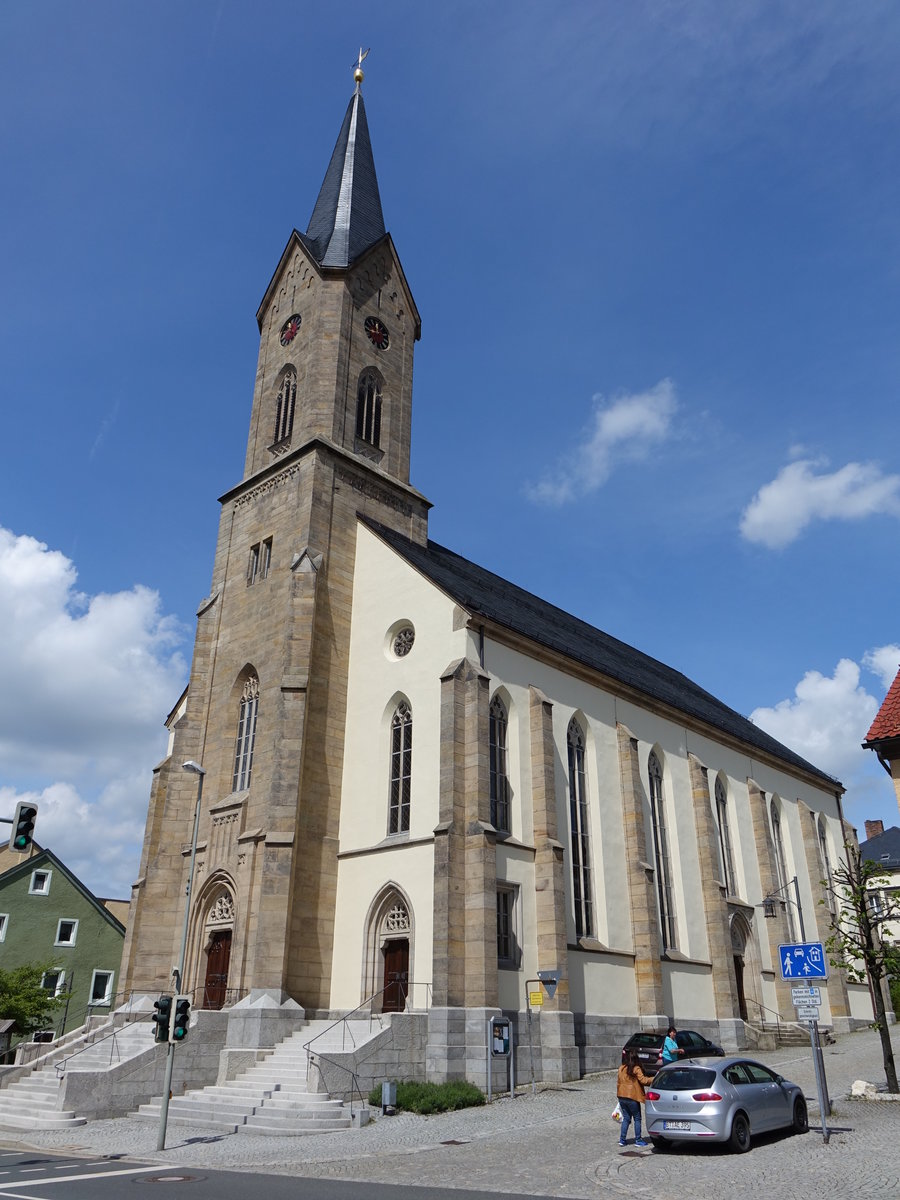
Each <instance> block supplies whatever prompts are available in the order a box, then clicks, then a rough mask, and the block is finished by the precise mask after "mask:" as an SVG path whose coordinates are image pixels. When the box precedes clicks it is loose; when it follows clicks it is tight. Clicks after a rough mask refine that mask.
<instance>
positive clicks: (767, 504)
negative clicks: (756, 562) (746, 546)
mask: <svg viewBox="0 0 900 1200" xmlns="http://www.w3.org/2000/svg"><path fill="white" fill-rule="evenodd" d="M822 465H824V464H821V463H818V462H816V461H814V460H812V459H808V458H806V459H801V460H799V461H798V462H792V463H789V464H788V466H786V467H784V468H783V469H782V470H781V471H780V472H779V473H778V475H776V477H775V478H774V479H773V480H772V482H771V483H767V484H765V485H764V486H763V487H761V488H760V489H759V491H758V492H757V493H756V495H755V496H754V497H753V499H752V500H751V501H750V504H749V505H748V506H747V508H746V509H745V510H744V513H743V515H742V517H741V525H740V528H741V533H742V535H743V536H744V537H745V538H746V539H747V541H749V542H758V543H760V544H761V545H763V546H768V547H769V548H770V549H772V550H781V549H783V548H784V547H785V546H789V545H790V544H791V542H793V541H796V539H797V538H798V537H799V536H800V534H801V533H803V531H804V530H805V529H806V527H807V526H808V525H810V524H811V523H812V522H813V521H816V520H819V521H829V520H831V521H858V520H862V518H864V517H870V516H874V515H876V514H886V515H888V516H893V517H900V475H885V474H883V473H882V471H881V468H880V467H879V466H877V465H876V464H875V463H855V462H851V463H847V465H846V466H844V467H841V468H840V469H839V470H837V471H832V472H830V473H828V472H823V473H822V474H818V475H817V474H815V468H816V467H818V466H822Z"/></svg>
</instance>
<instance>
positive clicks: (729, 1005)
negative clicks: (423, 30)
mask: <svg viewBox="0 0 900 1200" xmlns="http://www.w3.org/2000/svg"><path fill="white" fill-rule="evenodd" d="M355 80H356V88H355V91H354V93H353V95H352V98H351V100H350V104H349V107H348V109H347V112H346V115H345V117H344V121H343V124H342V126H341V129H340V133H339V135H338V139H337V143H336V145H335V149H334V153H333V155H332V158H331V161H330V163H329V165H328V169H327V171H326V173H325V178H324V182H323V183H322V186H321V190H320V191H319V194H318V199H317V200H316V202H315V207H314V209H313V213H312V217H311V219H310V221H309V225H308V227H307V229H306V232H305V233H300V232H298V231H296V230H294V231H293V232H292V233H291V236H290V238H289V239H288V242H287V245H286V247H285V249H284V252H283V253H282V255H281V258H280V260H279V262H278V264H277V266H276V268H275V272H274V275H273V276H272V279H271V282H270V283H269V286H268V288H267V289H266V292H265V294H264V296H263V298H262V303H261V304H260V306H259V310H258V313H257V321H258V324H259V331H260V346H259V362H258V367H257V372H256V383H255V388H254V393H253V402H252V408H251V411H250V423H249V433H248V439H247V453H246V462H245V467H244V474H243V478H242V479H241V480H240V481H239V482H238V483H236V484H234V485H233V486H231V487H230V488H229V490H228V491H226V492H225V494H224V495H223V496H222V497H221V499H220V503H221V521H220V525H219V534H218V543H217V546H216V551H215V563H214V567H213V574H212V586H211V589H210V593H209V595H208V596H207V597H206V598H205V599H204V600H203V601H202V603H201V604H200V607H199V609H198V613H197V632H196V641H195V645H194V652H193V661H192V665H191V673H190V680H189V684H188V687H187V690H186V693H185V695H184V697H183V698H182V700H181V702H180V703H179V704H178V705H177V706H176V708H175V709H174V710H173V712H172V714H170V718H169V721H168V724H169V727H170V731H171V738H170V747H169V753H168V755H167V757H166V758H165V760H164V761H163V762H162V763H161V764H159V765H158V766H157V768H156V769H155V772H154V778H153V786H152V792H151V796H150V805H149V812H148V816H147V826H146V834H145V840H144V846H143V852H142V859H141V866H140V876H139V878H138V880H137V881H136V883H135V884H134V888H133V895H132V901H131V910H130V914H129V920H128V926H127V938H126V946H125V954H124V959H123V984H122V985H123V986H124V987H125V988H126V989H128V990H132V991H135V992H139V993H140V992H145V993H147V994H148V995H154V994H156V993H158V992H160V991H166V990H169V991H171V990H172V982H171V972H172V965H173V963H176V962H177V961H178V958H179V946H180V942H181V938H182V926H183V922H184V914H185V910H184V905H185V893H186V887H187V883H188V878H189V870H190V863H191V844H192V837H193V836H194V818H195V808H196V807H197V802H198V782H199V780H198V775H197V773H196V772H195V771H191V770H185V769H183V764H184V763H185V762H188V761H192V762H193V763H195V764H200V765H201V766H202V770H203V771H204V772H205V773H204V775H203V776H202V777H201V778H202V791H201V793H200V794H201V796H202V800H201V802H200V806H199V824H198V826H197V835H196V836H197V842H196V859H195V862H196V867H195V872H194V877H193V885H192V887H191V894H190V897H189V905H190V910H189V918H188V926H187V928H188V936H187V943H186V945H187V951H186V969H185V976H184V980H183V984H182V988H183V990H184V991H188V992H190V993H191V994H192V995H193V997H194V1004H195V1008H198V1009H199V1008H204V1007H206V1008H214V1009H219V1010H221V1009H226V1010H230V1011H231V1012H233V1013H240V1012H242V1011H245V1010H246V1008H247V1006H252V1005H254V1004H262V1005H264V1006H265V1005H268V1006H269V1007H270V1008H281V1009H283V1010H284V1011H285V1012H286V1013H288V1014H292V1015H291V1017H290V1019H291V1020H294V1021H296V1023H297V1025H298V1026H299V1025H300V1024H301V1023H302V1020H303V1019H304V1018H306V1019H311V1018H312V1017H314V1016H315V1017H320V1018H321V1017H325V1016H335V1017H338V1016H341V1015H342V1014H346V1013H349V1012H351V1011H353V1010H356V1009H358V1008H359V1007H360V1006H364V1008H365V1009H367V1010H372V1011H375V1012H377V1013H379V1014H382V1018H381V1019H382V1020H383V1021H385V1020H386V1021H390V1022H397V1023H398V1024H397V1028H400V1027H401V1025H402V1022H403V1020H404V1018H406V1017H408V1016H410V1015H413V1016H415V1017H416V1018H417V1019H418V1021H419V1026H418V1027H419V1028H423V1029H424V1030H425V1034H424V1040H422V1041H421V1042H419V1043H415V1047H413V1042H412V1041H411V1042H410V1046H411V1049H410V1052H409V1063H408V1070H407V1074H406V1077H408V1078H413V1077H418V1078H429V1079H433V1080H442V1079H452V1078H463V1077H467V1078H470V1079H473V1080H474V1081H476V1082H479V1081H482V1080H483V1078H484V1071H485V1027H486V1023H487V1021H488V1020H489V1019H491V1018H492V1017H495V1016H498V1015H500V1014H501V1013H502V1014H504V1015H505V1016H508V1017H509V1018H510V1019H511V1021H512V1023H513V1027H514V1030H515V1031H516V1032H517V1034H518V1038H517V1041H518V1043H519V1044H520V1046H521V1044H522V1043H524V1041H525V1030H526V1024H527V1025H530V1026H531V1028H532V1040H533V1042H534V1046H535V1051H534V1052H535V1055H536V1056H537V1061H538V1063H539V1068H538V1069H539V1072H540V1076H542V1077H543V1078H544V1079H545V1080H548V1081H549V1080H556V1081H562V1080H565V1079H572V1078H576V1077H578V1076H579V1075H580V1074H583V1073H585V1072H588V1071H592V1070H598V1069H601V1068H605V1067H609V1066H612V1065H615V1064H616V1063H617V1062H618V1061H619V1057H620V1052H621V1047H622V1045H623V1043H624V1041H625V1040H626V1039H627V1037H628V1036H629V1035H630V1034H631V1033H633V1032H635V1030H637V1029H640V1028H658V1027H660V1026H663V1027H664V1026H665V1025H666V1023H667V1022H668V1021H669V1020H674V1021H675V1022H676V1024H678V1025H679V1026H684V1027H689V1028H691V1029H694V1030H699V1031H700V1032H702V1033H704V1034H706V1035H707V1036H710V1037H712V1038H713V1039H714V1040H716V1041H718V1042H720V1043H721V1044H723V1045H724V1046H725V1047H726V1048H735V1047H737V1046H747V1045H755V1044H758V1042H757V1041H756V1040H755V1039H757V1038H758V1037H759V1033H760V1031H761V1030H763V1029H765V1028H766V1027H768V1026H770V1025H772V1024H773V1023H774V1022H776V1021H778V1020H782V1021H783V1020H785V1019H788V1020H792V1019H793V1016H794V1013H793V1008H792V1004H791V995H790V986H789V984H788V983H786V982H784V981H782V979H781V972H780V962H779V956H778V946H779V944H781V943H786V942H791V941H799V940H805V941H814V940H823V939H824V938H825V936H827V903H826V905H822V904H821V903H820V901H823V900H825V901H827V892H826V890H825V888H824V886H823V880H825V879H827V878H828V875H829V871H830V869H831V864H833V863H835V862H836V861H837V859H838V858H839V856H840V855H841V853H842V846H843V841H844V832H843V819H842V813H841V795H842V791H843V789H842V787H841V785H840V784H839V783H838V782H837V781H836V780H834V779H832V778H830V777H829V776H828V775H827V774H825V773H824V772H823V771H821V770H819V769H818V768H816V767H815V766H813V765H812V764H810V763H808V762H806V761H805V760H804V759H802V758H801V757H800V756H798V755H797V754H795V753H793V752H792V751H791V750H789V749H788V748H786V747H785V746H783V745H781V744H780V743H779V742H777V741H776V740H775V739H774V738H772V737H770V736H768V735H767V734H766V733H764V732H763V731H762V730H761V729H759V728H757V727H756V726H755V725H753V724H752V723H751V722H750V721H748V720H746V719H745V718H744V717H742V716H740V715H739V714H738V713H736V712H734V711H733V710H732V709H730V708H728V707H727V705H725V704H723V703H722V702H720V701H719V700H717V699H716V698H715V697H713V696H711V695H710V694H709V693H708V692H706V691H704V690H703V689H702V688H701V687H699V686H698V685H697V684H695V683H693V682H691V680H690V679H688V678H686V677H685V676H684V675H682V674H680V673H679V672H678V671H675V670H673V669H671V668H670V667H667V666H665V665H664V664H663V663H661V662H658V661H656V660H654V659H652V658H650V657H648V656H647V655H645V654H642V653H641V652H640V651H639V650H636V649H633V648H632V647H630V646H627V645H625V644H624V643H622V642H620V641H618V640H617V639H616V638H614V637H612V636H610V635H609V634H607V633H604V632H601V631H600V630H598V629H595V628H593V627H591V626H590V625H588V624H586V623H585V622H583V621H580V620H578V619H576V618H575V617H573V616H570V615H569V614H568V613H565V612H563V611H561V610H560V609H558V608H556V607H554V606H553V605H552V604H550V603H548V602H546V601H545V600H541V599H539V598H538V597H536V596H534V595H531V594H529V593H528V592H526V591H524V590H523V589H521V588H519V587H517V586H515V585H514V584H512V583H510V582H507V581H506V580H504V579H501V578H499V577H498V576H497V575H494V574H492V573H491V571H490V570H489V569H486V568H484V567H482V566H478V565H476V564H475V563H472V562H469V561H467V560H466V559H464V558H462V557H460V556H459V555H457V554H454V553H453V552H452V551H451V550H448V549H446V548H444V547H443V546H440V545H437V544H436V543H434V542H432V541H430V540H429V537H428V512H429V507H430V505H429V502H428V500H427V499H426V498H425V495H424V494H423V493H422V492H420V491H419V490H418V489H417V487H416V486H414V484H413V483H411V482H410V478H409V466H410V436H411V425H412V421H411V417H412V405H413V389H412V381H413V354H414V350H415V345H416V342H417V341H418V340H419V337H420V334H421V321H420V317H419V312H418V310H417V308H416V303H415V300H414V299H413V295H412V292H411V290H410V286H409V284H408V282H407V280H406V277H405V275H404V272H403V267H402V266H401V262H400V258H399V256H398V253H397V249H396V247H395V245H394V241H393V238H392V236H391V234H390V233H388V232H387V231H386V228H385V223H384V219H383V215H382V207H381V200H380V197H379V190H378V182H377V179H376V173H375V164H374V158H373V153H372V145H371V142H370V137H369V128H368V124H367V120H366V112H365V108H364V105H363V98H362V94H361V90H360V87H361V83H362V71H361V69H359V68H357V70H356V73H355ZM510 402H511V403H512V400H510ZM424 482H425V483H426V484H427V481H424ZM767 898H768V899H769V901H770V903H769V905H768V906H767V908H768V910H769V912H770V914H771V915H772V916H773V917H774V919H771V920H767V919H766V917H765V916H764V912H765V911H766V910H765V909H764V907H763V901H764V900H765V899H767ZM801 932H802V933H803V934H804V935H805V937H802V938H801ZM546 973H549V974H551V975H552V976H553V977H554V978H555V979H556V981H557V982H556V987H555V990H554V989H553V988H552V985H551V987H550V988H544V987H542V985H541V983H540V982H539V981H540V979H541V975H542V974H546ZM822 991H823V1000H822V1016H821V1020H822V1023H823V1024H827V1025H832V1026H835V1027H838V1028H842V1029H846V1028H849V1027H851V1025H852V1024H853V1023H854V1022H856V1021H857V1020H860V1021H861V1020H864V1019H866V1003H865V1002H866V999H867V996H866V994H865V989H854V987H853V986H852V985H849V984H847V982H846V981H845V980H844V979H843V978H842V977H841V976H840V975H839V974H838V973H837V972H833V973H832V975H831V978H830V979H829V980H828V982H827V986H825V987H823V989H822ZM858 991H861V993H862V994H860V995H857V994H856V993H857V992H858ZM551 992H552V995H551V994H550V993H551ZM538 1000H540V1001H541V1003H538ZM529 1017H530V1018H533V1020H526V1018H529ZM869 1019H870V1017H869Z"/></svg>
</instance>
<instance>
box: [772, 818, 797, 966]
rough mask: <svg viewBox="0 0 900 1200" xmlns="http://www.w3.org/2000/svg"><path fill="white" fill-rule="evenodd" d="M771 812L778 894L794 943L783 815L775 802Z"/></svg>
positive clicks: (794, 928) (789, 935) (790, 937)
mask: <svg viewBox="0 0 900 1200" xmlns="http://www.w3.org/2000/svg"><path fill="white" fill-rule="evenodd" d="M769 811H770V813H771V814H772V841H773V842H774V843H775V873H776V874H777V876H778V894H779V896H780V897H781V907H782V908H783V909H784V911H785V913H786V915H787V927H788V937H789V939H790V940H791V941H792V942H796V940H797V930H796V927H795V925H794V912H793V908H794V906H793V904H789V903H788V900H789V897H787V896H786V892H787V887H788V883H789V882H790V880H789V879H788V873H787V861H786V859H785V857H784V838H783V837H782V832H781V813H780V812H779V811H778V805H777V804H776V803H775V801H774V800H773V801H772V803H771V805H770V807H769Z"/></svg>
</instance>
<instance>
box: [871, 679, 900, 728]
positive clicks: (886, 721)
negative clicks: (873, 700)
mask: <svg viewBox="0 0 900 1200" xmlns="http://www.w3.org/2000/svg"><path fill="white" fill-rule="evenodd" d="M895 737H900V671H898V672H897V676H896V678H895V679H894V682H893V683H892V684H891V686H890V688H889V689H888V694H887V695H886V696H885V698H884V701H883V703H882V705H881V708H879V710H878V712H877V714H876V716H875V720H874V721H873V722H872V728H871V729H870V730H869V732H868V733H867V734H866V741H867V742H880V741H884V740H885V739H886V738H895Z"/></svg>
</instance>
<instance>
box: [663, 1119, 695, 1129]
mask: <svg viewBox="0 0 900 1200" xmlns="http://www.w3.org/2000/svg"><path fill="white" fill-rule="evenodd" d="M690 1127H691V1123H690V1121H663V1129H690Z"/></svg>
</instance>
